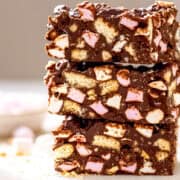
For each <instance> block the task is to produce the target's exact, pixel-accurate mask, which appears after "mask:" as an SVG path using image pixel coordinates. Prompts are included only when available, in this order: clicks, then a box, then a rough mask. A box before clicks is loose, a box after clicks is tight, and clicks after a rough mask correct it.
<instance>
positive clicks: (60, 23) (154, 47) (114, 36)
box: [46, 1, 180, 64]
mask: <svg viewBox="0 0 180 180" xmlns="http://www.w3.org/2000/svg"><path fill="white" fill-rule="evenodd" d="M176 15H177V10H176V7H175V5H174V4H173V3H171V2H160V1H158V2H156V3H155V4H154V5H152V6H150V7H148V8H146V9H143V8H139V9H132V10H128V9H125V8H122V7H120V8H112V7H110V6H108V5H106V4H99V3H89V2H84V3H82V4H80V5H78V6H77V8H75V9H70V8H68V7H66V6H62V5H61V6H57V7H56V8H55V10H54V14H53V15H52V16H50V17H49V28H50V29H49V32H48V33H47V34H46V39H47V40H49V41H50V42H51V43H50V44H49V45H47V46H46V49H47V52H48V54H49V56H50V57H54V58H57V59H62V58H65V59H68V60H69V61H72V62H82V61H86V62H116V63H117V62H118V63H131V64H156V63H160V62H162V63H169V62H172V61H175V60H177V59H179V57H180V42H179V37H180V28H179V24H178V22H177V21H176Z"/></svg>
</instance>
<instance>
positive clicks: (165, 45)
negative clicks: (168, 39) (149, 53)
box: [159, 40, 167, 53]
mask: <svg viewBox="0 0 180 180" xmlns="http://www.w3.org/2000/svg"><path fill="white" fill-rule="evenodd" d="M159 46H160V48H161V52H162V53H164V52H166V51H167V44H166V43H164V42H163V41H162V40H161V41H160V43H159Z"/></svg>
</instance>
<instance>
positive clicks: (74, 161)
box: [53, 118, 177, 175]
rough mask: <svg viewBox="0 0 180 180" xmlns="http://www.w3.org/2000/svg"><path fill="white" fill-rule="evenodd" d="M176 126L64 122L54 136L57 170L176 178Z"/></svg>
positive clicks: (88, 121)
mask: <svg viewBox="0 0 180 180" xmlns="http://www.w3.org/2000/svg"><path fill="white" fill-rule="evenodd" d="M176 126H177V125H176V123H172V124H161V125H142V124H137V123H112V122H109V121H102V120H94V121H93V120H85V119H76V118H74V119H72V120H69V121H64V122H63V124H62V125H61V126H60V127H59V128H58V129H56V130H55V131H54V132H53V133H54V136H55V139H56V142H55V146H54V151H55V169H56V171H58V172H61V173H63V174H65V175H73V174H104V175H113V174H114V175H115V174H135V175H143V174H147V175H172V174H173V171H174V164H175V157H176V139H177V138H176Z"/></svg>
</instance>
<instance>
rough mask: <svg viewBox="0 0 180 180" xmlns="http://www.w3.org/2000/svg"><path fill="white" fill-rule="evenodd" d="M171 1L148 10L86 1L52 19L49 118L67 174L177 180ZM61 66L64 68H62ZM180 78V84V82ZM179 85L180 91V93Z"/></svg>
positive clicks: (176, 49) (177, 47) (177, 51)
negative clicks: (59, 119) (55, 119)
mask: <svg viewBox="0 0 180 180" xmlns="http://www.w3.org/2000/svg"><path fill="white" fill-rule="evenodd" d="M176 14H177V10H176V8H175V5H174V4H173V3H171V2H156V3H155V4H153V5H152V6H150V7H148V8H146V9H143V8H139V9H133V10H128V9H125V8H122V7H120V8H112V7H110V6H109V5H107V4H98V3H95V4H92V3H88V2H84V3H82V4H79V5H77V7H76V8H75V9H70V8H68V7H66V6H62V5H60V6H57V7H56V8H55V10H54V14H53V15H52V16H50V17H49V25H48V27H49V30H48V33H47V34H46V38H47V40H49V41H50V44H49V45H47V46H46V50H47V53H48V55H49V56H50V57H53V58H55V59H56V61H50V62H49V63H48V65H47V74H46V76H45V78H44V79H45V82H46V84H47V86H48V90H49V112H51V113H54V114H58V115H65V116H66V120H65V121H64V122H63V124H60V125H59V128H57V129H56V130H55V131H54V132H53V134H54V137H55V145H54V151H55V169H56V170H57V171H58V172H62V173H63V174H70V175H71V174H86V173H90V174H107V175H113V174H136V175H142V174H154V175H171V174H173V170H174V165H175V157H176V139H177V138H176V130H177V129H176V128H177V117H178V111H179V109H178V108H179V105H180V86H179V84H180V75H179V66H178V60H179V59H180V39H179V37H180V28H179V27H178V25H179V24H178V22H177V21H176ZM57 60H58V61H57ZM178 75H179V77H178ZM178 86H179V87H178Z"/></svg>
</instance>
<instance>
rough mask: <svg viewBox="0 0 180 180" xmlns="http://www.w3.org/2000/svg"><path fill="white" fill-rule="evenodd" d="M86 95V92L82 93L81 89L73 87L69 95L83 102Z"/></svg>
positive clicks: (70, 97)
mask: <svg viewBox="0 0 180 180" xmlns="http://www.w3.org/2000/svg"><path fill="white" fill-rule="evenodd" d="M85 96H86V95H85V94H84V93H82V92H81V91H80V90H78V89H75V88H71V89H70V91H69V93H68V95H67V97H68V98H69V99H72V100H74V101H76V102H78V103H83V101H84V99H85Z"/></svg>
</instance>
